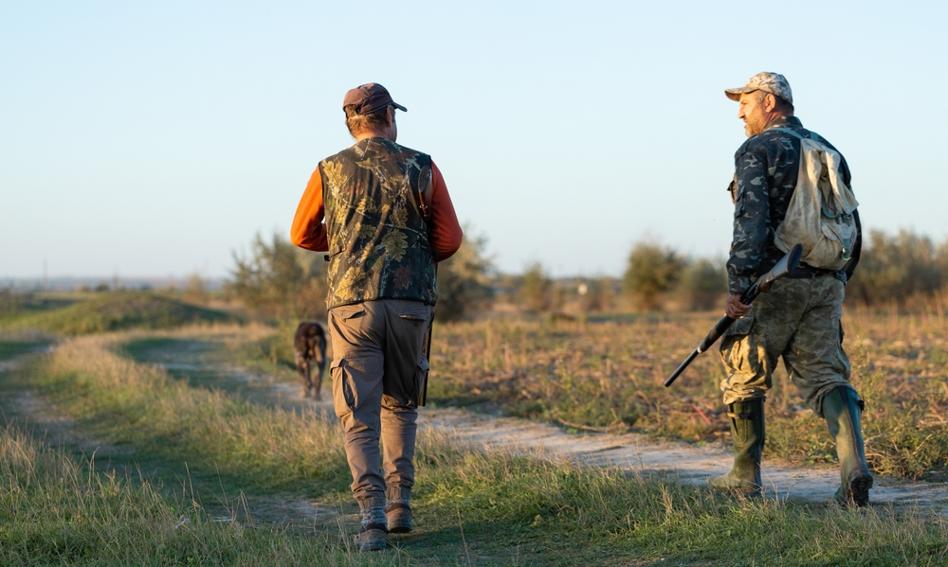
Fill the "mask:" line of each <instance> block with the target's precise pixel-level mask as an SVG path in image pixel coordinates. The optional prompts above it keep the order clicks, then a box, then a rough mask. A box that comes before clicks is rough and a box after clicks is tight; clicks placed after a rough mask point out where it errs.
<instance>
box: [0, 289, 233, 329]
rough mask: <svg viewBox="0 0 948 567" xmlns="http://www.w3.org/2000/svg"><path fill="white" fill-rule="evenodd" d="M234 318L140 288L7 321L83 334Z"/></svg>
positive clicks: (19, 325)
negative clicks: (139, 289)
mask: <svg viewBox="0 0 948 567" xmlns="http://www.w3.org/2000/svg"><path fill="white" fill-rule="evenodd" d="M231 320H233V318H232V317H231V316H230V315H228V314H226V313H224V312H221V311H216V310H213V309H207V308H204V307H199V306H197V305H192V304H189V303H185V302H183V301H178V300H176V299H171V298H168V297H165V296H162V295H158V294H156V293H151V292H142V291H116V292H110V293H105V294H97V295H95V296H92V297H91V298H90V299H86V300H84V301H76V302H75V303H70V304H67V305H66V306H65V307H60V308H52V309H39V310H36V311H35V312H30V313H27V314H25V315H23V316H20V317H17V318H15V319H13V320H10V321H8V322H7V323H6V324H5V325H4V326H5V327H7V328H14V329H35V330H40V331H46V332H50V333H55V334H63V335H86V334H90V333H106V332H111V331H120V330H125V329H135V328H143V329H169V328H173V327H180V326H182V325H189V324H195V323H219V322H225V321H231Z"/></svg>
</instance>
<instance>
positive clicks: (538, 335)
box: [430, 310, 948, 478]
mask: <svg viewBox="0 0 948 567" xmlns="http://www.w3.org/2000/svg"><path fill="white" fill-rule="evenodd" d="M715 319H716V314H713V313H707V314H687V315H643V316H627V317H623V318H620V319H617V320H614V321H603V322H588V323H579V322H566V323H556V324H552V323H549V322H547V321H533V322H530V321H524V320H489V321H480V322H474V323H460V324H454V325H442V326H439V327H438V328H437V329H436V331H435V341H434V346H433V351H434V352H433V365H432V367H433V369H434V371H433V376H432V381H431V386H430V387H431V392H430V393H431V397H432V399H433V400H435V401H441V402H448V403H453V404H460V405H469V404H478V405H480V406H481V408H482V409H492V408H494V409H500V410H502V411H504V412H507V413H511V414H514V415H520V416H526V417H531V418H538V419H546V420H551V421H555V422H560V423H563V424H566V425H573V426H591V427H613V428H626V427H628V428H632V429H635V430H638V431H643V432H647V433H652V434H656V435H661V436H667V437H675V438H683V439H687V440H693V441H702V440H704V441H707V440H713V439H715V438H717V437H719V436H721V435H722V434H724V433H725V432H726V428H727V425H726V420H725V419H724V418H723V416H722V413H723V406H722V404H721V402H720V394H719V391H718V383H719V382H720V380H721V379H722V377H723V369H722V366H721V364H720V362H719V361H718V358H717V353H716V351H712V352H710V353H706V354H704V355H702V356H701V357H700V358H699V359H698V360H697V361H696V362H695V363H694V364H693V365H692V366H691V367H690V368H689V369H688V370H687V372H686V374H685V375H684V376H682V378H680V379H679V381H678V382H676V384H675V385H674V387H672V388H668V389H666V388H664V387H663V386H662V380H663V379H664V378H665V377H666V376H667V375H668V373H669V372H671V370H673V369H674V368H675V367H676V365H677V364H678V363H679V362H680V361H681V359H682V358H683V357H684V356H685V355H686V354H688V352H690V351H691V350H692V349H693V348H694V346H695V345H696V344H697V342H698V341H699V340H700V338H701V337H702V336H703V335H704V333H705V332H706V331H707V329H708V327H709V326H710V325H711V324H712V323H713V322H714V321H715ZM844 325H845V326H846V331H847V336H846V341H845V345H846V347H847V350H848V352H849V355H850V358H851V360H852V364H853V377H852V380H853V383H854V384H855V385H856V387H857V388H858V389H859V390H860V392H861V393H862V395H863V397H864V398H865V399H866V402H867V406H868V409H867V414H866V416H865V419H864V423H865V428H866V437H867V440H868V450H869V458H870V460H871V464H872V466H873V467H874V469H875V470H876V471H878V472H880V473H883V474H892V475H900V476H908V477H912V478H920V477H928V478H943V475H944V473H945V472H946V459H948V435H946V434H945V431H946V427H945V426H946V420H945V417H944V416H945V415H948V371H946V367H948V332H946V325H945V318H944V315H943V314H942V313H929V314H923V315H900V314H898V313H896V312H892V313H885V312H882V313H875V314H873V313H870V312H868V311H865V310H862V311H851V312H850V315H849V316H848V317H846V318H845V320H844ZM767 409H768V435H769V438H768V454H769V456H770V457H773V456H780V457H784V458H787V459H792V460H795V461H802V460H807V461H833V460H834V459H835V457H834V456H833V455H832V446H831V443H830V439H829V437H828V435H827V434H826V431H825V426H824V424H823V422H822V420H821V419H818V418H817V417H816V416H815V415H814V414H813V412H812V411H810V409H808V408H805V407H802V402H801V400H800V399H799V398H798V397H797V395H796V392H795V390H794V388H793V386H792V385H791V384H790V381H789V379H788V378H787V376H786V374H785V372H784V371H783V369H782V368H781V369H780V371H779V372H778V375H777V376H776V378H775V387H774V390H773V393H772V395H771V396H770V398H769V399H768V402H767Z"/></svg>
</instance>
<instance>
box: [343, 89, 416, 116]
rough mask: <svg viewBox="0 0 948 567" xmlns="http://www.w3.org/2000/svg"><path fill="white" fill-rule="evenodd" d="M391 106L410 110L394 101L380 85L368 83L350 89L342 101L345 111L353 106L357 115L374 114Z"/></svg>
mask: <svg viewBox="0 0 948 567" xmlns="http://www.w3.org/2000/svg"><path fill="white" fill-rule="evenodd" d="M389 105H391V106H394V107H395V108H397V109H399V110H402V111H407V110H408V109H407V108H405V107H404V106H402V105H400V104H398V103H397V102H395V101H394V100H392V95H390V94H388V89H386V88H385V87H383V86H382V85H380V84H378V83H366V84H364V85H359V86H358V87H356V88H354V89H349V92H347V93H346V97H345V98H344V99H342V108H343V110H345V108H346V107H347V106H353V107H354V110H355V112H356V114H372V113H373V112H376V111H379V110H382V109H383V108H385V107H386V106H389Z"/></svg>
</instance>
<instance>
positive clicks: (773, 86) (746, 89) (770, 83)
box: [724, 71, 793, 104]
mask: <svg viewBox="0 0 948 567" xmlns="http://www.w3.org/2000/svg"><path fill="white" fill-rule="evenodd" d="M754 91H764V92H765V93H770V94H772V95H774V96H779V97H780V98H782V99H783V100H785V101H787V102H789V103H790V104H793V92H792V91H791V90H790V83H788V82H787V78H786V77H784V76H783V75H781V74H780V73H770V72H767V71H764V72H763V73H757V74H756V75H754V76H753V77H751V78H750V79H748V81H747V84H746V85H744V86H743V87H737V88H734V89H725V91H724V94H725V95H726V96H727V98H729V99H731V100H739V99H740V98H741V95H742V94H744V93H752V92H754Z"/></svg>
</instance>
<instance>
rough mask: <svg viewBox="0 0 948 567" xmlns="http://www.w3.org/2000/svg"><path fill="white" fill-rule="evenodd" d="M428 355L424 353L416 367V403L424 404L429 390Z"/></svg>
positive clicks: (418, 404)
mask: <svg viewBox="0 0 948 567" xmlns="http://www.w3.org/2000/svg"><path fill="white" fill-rule="evenodd" d="M429 369H430V366H429V365H428V357H427V356H425V355H424V354H422V355H421V358H420V359H419V360H418V367H417V368H416V369H415V405H416V406H420V405H423V404H424V403H425V401H426V398H427V392H428V370H429Z"/></svg>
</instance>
